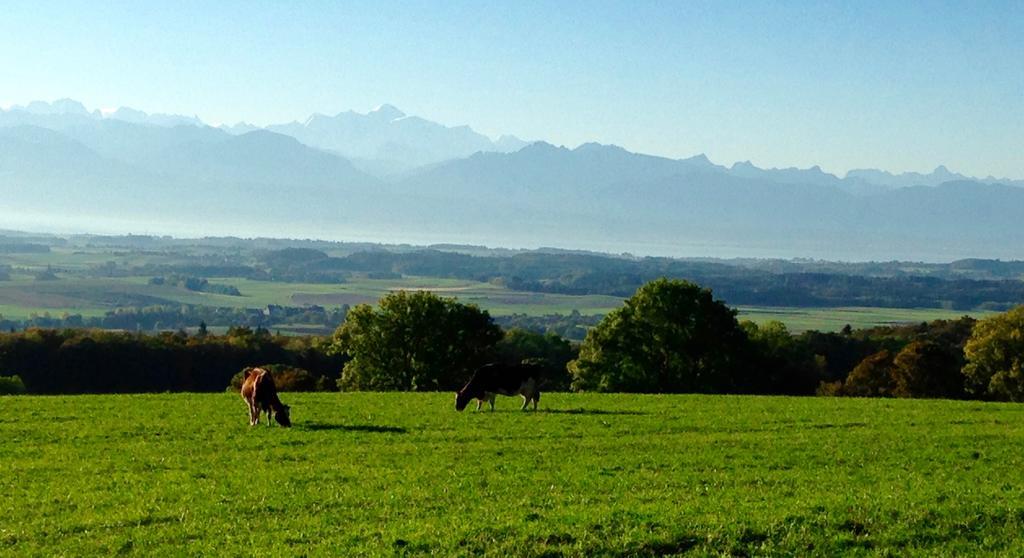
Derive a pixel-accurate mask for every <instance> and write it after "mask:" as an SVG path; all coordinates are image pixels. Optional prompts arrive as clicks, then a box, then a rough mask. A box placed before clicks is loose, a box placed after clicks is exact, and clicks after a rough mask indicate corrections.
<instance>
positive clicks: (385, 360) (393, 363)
mask: <svg viewBox="0 0 1024 558" xmlns="http://www.w3.org/2000/svg"><path fill="white" fill-rule="evenodd" d="M501 336H502V332H501V329H500V328H499V327H498V326H496V325H494V322H493V321H492V320H491V317H490V315H489V314H488V313H487V312H486V311H483V310H480V309H479V308H477V307H476V306H475V305H472V304H462V303H460V302H458V301H457V300H456V299H454V298H442V297H439V296H437V295H435V294H433V293H429V292H411V293H410V292H405V291H399V292H396V293H392V294H389V295H387V296H385V297H384V298H382V299H381V300H380V302H379V303H378V305H377V307H376V308H375V307H372V306H369V305H365V304H361V305H359V306H356V307H355V308H353V309H352V310H351V311H350V312H349V313H348V316H347V318H346V320H345V323H344V324H343V325H342V326H341V327H340V328H338V330H337V331H336V332H335V333H334V338H333V342H332V346H331V350H332V351H333V352H335V353H346V354H347V355H348V356H349V357H350V359H351V360H349V361H348V362H347V363H346V364H345V367H344V369H343V370H342V374H341V378H340V379H339V380H338V386H339V387H340V388H341V389H346V390H374V391H388V390H398V391H426V390H447V389H456V388H458V387H461V384H462V383H463V382H465V381H466V379H468V377H469V375H470V373H471V371H472V370H473V369H474V368H475V367H477V366H479V365H480V364H482V363H483V362H484V361H485V360H486V359H487V357H488V355H489V354H490V353H491V352H492V350H493V348H494V345H495V344H496V343H497V342H498V341H499V340H500V339H501Z"/></svg>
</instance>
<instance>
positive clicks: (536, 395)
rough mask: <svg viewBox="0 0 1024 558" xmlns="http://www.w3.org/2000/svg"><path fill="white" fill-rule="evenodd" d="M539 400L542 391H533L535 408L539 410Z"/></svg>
mask: <svg viewBox="0 0 1024 558" xmlns="http://www.w3.org/2000/svg"><path fill="white" fill-rule="evenodd" d="M539 402H540V392H539V391H535V392H533V410H534V411H536V410H537V403H539Z"/></svg>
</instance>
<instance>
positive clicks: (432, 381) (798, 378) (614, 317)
mask: <svg viewBox="0 0 1024 558" xmlns="http://www.w3.org/2000/svg"><path fill="white" fill-rule="evenodd" d="M1022 339H1024V306H1020V307H1017V308H1014V309H1012V310H1010V311H1008V312H1006V313H1003V314H999V315H997V316H994V317H991V318H987V319H984V320H981V321H975V320H974V319H972V318H969V317H964V318H961V319H958V320H937V321H933V322H930V323H921V324H913V325H903V326H887V327H875V328H868V329H861V330H853V329H852V328H849V327H847V328H844V330H843V331H840V332H834V333H830V332H817V331H809V332H803V333H800V334H796V335H794V334H792V333H790V332H789V331H788V330H787V329H786V327H785V326H784V325H783V324H782V323H779V322H768V323H765V324H760V325H758V324H754V323H752V322H740V321H738V320H737V317H736V311H735V310H734V309H732V308H730V307H728V306H727V305H726V304H725V303H723V302H722V301H721V300H719V299H717V298H715V297H714V296H713V294H712V291H711V290H709V289H707V288H703V287H701V286H698V285H696V284H694V283H691V282H688V281H682V280H673V279H664V278H663V279H657V280H654V281H651V282H649V283H647V284H645V285H643V286H642V287H641V288H640V289H638V290H637V291H636V293H634V294H633V296H631V297H629V298H628V299H627V300H626V301H625V303H624V304H623V306H622V307H621V308H619V309H617V310H615V311H613V312H611V313H609V314H608V315H607V316H605V317H604V318H602V319H601V320H600V321H599V322H598V323H596V325H593V326H592V327H590V328H589V329H588V330H587V333H586V336H585V338H584V340H583V341H582V342H581V343H573V342H570V341H569V340H567V339H565V338H563V337H562V336H560V335H558V334H556V333H541V332H537V331H530V330H527V329H521V328H511V329H503V328H502V327H500V326H499V325H498V324H497V323H496V322H495V320H494V319H492V318H491V316H490V315H489V314H488V313H487V312H486V311H484V310H481V309H480V308H478V307H476V306H475V305H472V304H463V303H461V302H459V301H458V300H457V299H454V298H445V297H440V296H437V295H434V294H432V293H429V292H404V291H399V292H395V293H392V294H389V295H388V296H386V297H384V298H382V299H381V300H380V301H379V302H378V303H377V304H376V305H372V306H371V305H359V306H356V307H354V308H352V309H351V311H350V312H349V313H348V315H347V316H346V319H345V320H344V322H343V323H342V324H341V325H340V326H339V327H338V328H337V329H336V331H335V332H334V334H333V335H330V336H326V337H315V336H307V337H285V336H280V335H273V334H271V333H270V332H269V331H267V330H266V329H264V328H262V327H258V328H256V329H252V328H249V327H236V328H232V329H231V330H229V331H228V332H227V333H226V334H225V335H211V334H209V333H208V332H204V331H201V332H200V333H198V334H192V335H189V334H188V333H186V332H184V331H179V332H176V333H171V332H167V333H161V334H156V335H147V334H142V333H125V332H109V331H99V330H88V329H77V330H75V329H64V330H52V329H30V330H28V331H25V332H18V333H9V334H2V335H0V376H6V377H12V376H15V375H17V376H18V377H19V378H20V381H21V382H23V384H24V386H25V389H26V390H27V391H29V392H32V393H89V392H139V391H219V390H223V389H224V388H225V387H226V386H228V385H229V384H230V383H231V379H232V377H233V376H235V374H237V373H238V371H240V370H241V369H242V368H243V367H245V366H254V365H267V366H278V367H280V368H279V369H278V370H280V371H281V373H282V375H284V376H287V378H288V379H287V380H286V381H285V382H284V384H285V385H284V388H285V389H289V388H295V389H342V390H403V391H435V390H455V389H457V388H459V387H460V386H461V385H462V384H463V383H464V382H465V381H466V380H467V378H468V377H469V375H470V374H471V373H472V371H473V370H474V369H475V368H476V367H478V366H480V365H482V364H483V363H485V362H494V361H504V362H523V361H528V362H532V363H535V364H538V365H540V366H542V367H543V370H544V374H543V375H544V384H543V386H544V389H546V390H575V391H606V392H642V393H751V394H792V395H814V394H819V395H842V396H877V397H942V398H977V399H1001V400H1014V401H1017V400H1022V399H1024V372H1022V370H1024V341H1022Z"/></svg>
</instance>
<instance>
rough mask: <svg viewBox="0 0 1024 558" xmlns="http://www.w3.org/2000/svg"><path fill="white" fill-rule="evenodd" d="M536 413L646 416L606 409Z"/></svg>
mask: <svg viewBox="0 0 1024 558" xmlns="http://www.w3.org/2000/svg"><path fill="white" fill-rule="evenodd" d="M537 412H538V413H551V414H554V415H646V414H647V413H645V412H643V411H627V410H619V411H609V410H606V409H538V410H537Z"/></svg>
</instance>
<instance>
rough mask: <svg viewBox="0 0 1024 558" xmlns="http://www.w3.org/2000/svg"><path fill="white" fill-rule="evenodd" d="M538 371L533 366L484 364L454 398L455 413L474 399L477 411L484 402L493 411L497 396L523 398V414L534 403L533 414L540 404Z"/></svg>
mask: <svg viewBox="0 0 1024 558" xmlns="http://www.w3.org/2000/svg"><path fill="white" fill-rule="evenodd" d="M539 371H540V367H539V366H536V365H533V364H485V365H484V366H481V367H480V368H477V370H476V372H474V373H473V377H472V378H471V379H470V380H469V383H467V384H466V386H465V387H463V388H462V389H461V390H459V391H458V393H456V394H455V410H456V411H461V410H463V409H465V408H466V405H468V404H469V401H470V400H471V399H476V410H478V411H479V410H480V406H481V405H482V404H483V402H484V401H487V402H488V403H490V404H491V410H492V411H493V410H494V398H495V396H496V395H499V394H500V395H510V396H511V395H521V396H523V407H522V409H523V410H526V406H527V405H528V404H529V403H530V401H533V410H534V411H536V410H537V402H538V401H540V375H539V374H538V372H539Z"/></svg>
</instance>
